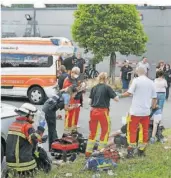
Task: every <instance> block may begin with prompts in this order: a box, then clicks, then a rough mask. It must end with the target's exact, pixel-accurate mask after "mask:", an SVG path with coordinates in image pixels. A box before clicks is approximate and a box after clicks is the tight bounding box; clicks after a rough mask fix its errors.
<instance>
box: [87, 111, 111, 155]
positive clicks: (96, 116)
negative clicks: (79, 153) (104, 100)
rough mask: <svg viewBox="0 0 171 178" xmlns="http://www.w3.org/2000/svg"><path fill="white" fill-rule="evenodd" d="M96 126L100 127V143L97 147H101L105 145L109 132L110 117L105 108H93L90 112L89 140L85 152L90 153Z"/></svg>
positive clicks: (95, 135)
mask: <svg viewBox="0 0 171 178" xmlns="http://www.w3.org/2000/svg"><path fill="white" fill-rule="evenodd" d="M98 127H99V128H101V134H100V143H99V147H98V149H99V150H100V149H102V148H104V147H105V146H106V145H107V142H108V138H109V133H110V118H109V111H108V109H107V108H93V109H92V110H91V112H90V121H89V129H90V134H89V140H88V143H87V149H86V152H88V153H92V151H93V147H94V143H95V141H96V137H97V134H98Z"/></svg>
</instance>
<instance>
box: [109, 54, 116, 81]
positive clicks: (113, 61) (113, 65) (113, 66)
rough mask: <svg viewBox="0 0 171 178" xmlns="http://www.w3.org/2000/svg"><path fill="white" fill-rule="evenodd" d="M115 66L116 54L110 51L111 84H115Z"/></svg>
mask: <svg viewBox="0 0 171 178" xmlns="http://www.w3.org/2000/svg"><path fill="white" fill-rule="evenodd" d="M115 68H116V54H115V52H112V53H111V55H110V72H109V73H110V77H111V79H112V84H115Z"/></svg>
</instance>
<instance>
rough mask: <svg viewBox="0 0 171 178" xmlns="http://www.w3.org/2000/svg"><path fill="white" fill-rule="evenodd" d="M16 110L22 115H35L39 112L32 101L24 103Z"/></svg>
mask: <svg viewBox="0 0 171 178" xmlns="http://www.w3.org/2000/svg"><path fill="white" fill-rule="evenodd" d="M15 112H16V113H18V114H19V115H22V116H27V115H31V116H34V115H35V113H36V112H37V108H36V107H35V106H34V105H32V104H30V103H24V104H23V105H22V106H21V107H20V108H18V109H16V110H15Z"/></svg>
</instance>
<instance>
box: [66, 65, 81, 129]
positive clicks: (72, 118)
mask: <svg viewBox="0 0 171 178" xmlns="http://www.w3.org/2000/svg"><path fill="white" fill-rule="evenodd" d="M79 74H80V69H79V68H78V67H73V68H72V70H71V75H70V76H68V77H67V78H66V79H65V80H64V83H63V89H64V90H65V89H66V88H67V87H69V86H72V85H74V86H76V87H77V90H80V88H81V87H80V83H79V80H78V77H79ZM80 92H81V91H80ZM70 104H71V105H75V106H77V107H75V109H73V110H70V111H67V112H66V114H65V130H66V131H69V130H73V129H76V128H77V123H78V118H79V113H80V105H81V104H80V94H79V93H78V94H77V95H76V96H75V98H71V100H70Z"/></svg>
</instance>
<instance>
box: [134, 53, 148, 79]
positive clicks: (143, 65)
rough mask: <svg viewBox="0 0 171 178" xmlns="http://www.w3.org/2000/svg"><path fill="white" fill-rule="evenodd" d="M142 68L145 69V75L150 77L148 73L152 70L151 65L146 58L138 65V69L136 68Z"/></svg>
mask: <svg viewBox="0 0 171 178" xmlns="http://www.w3.org/2000/svg"><path fill="white" fill-rule="evenodd" d="M140 67H142V68H144V70H145V73H146V75H147V76H148V72H149V70H150V65H149V63H148V62H147V58H146V57H143V59H142V61H140V62H139V63H138V64H137V67H136V68H137V69H138V68H140Z"/></svg>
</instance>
